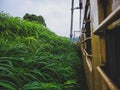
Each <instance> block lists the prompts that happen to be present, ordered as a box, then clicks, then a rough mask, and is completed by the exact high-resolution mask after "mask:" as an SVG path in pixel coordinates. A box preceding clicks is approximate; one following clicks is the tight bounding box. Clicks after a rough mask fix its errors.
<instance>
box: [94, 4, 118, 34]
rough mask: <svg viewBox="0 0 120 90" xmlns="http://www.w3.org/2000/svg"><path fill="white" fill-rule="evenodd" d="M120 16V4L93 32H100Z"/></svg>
mask: <svg viewBox="0 0 120 90" xmlns="http://www.w3.org/2000/svg"><path fill="white" fill-rule="evenodd" d="M119 18H120V6H119V7H118V8H117V9H116V10H114V11H113V12H112V13H111V14H110V15H109V16H108V17H107V18H106V19H105V20H104V21H103V22H102V23H101V24H100V25H99V26H98V27H97V28H96V29H95V31H94V32H93V33H94V34H99V32H100V31H101V30H102V29H103V28H105V27H106V26H108V25H110V24H111V23H113V22H114V21H116V20H117V19H119Z"/></svg>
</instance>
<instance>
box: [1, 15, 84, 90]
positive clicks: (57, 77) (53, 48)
mask: <svg viewBox="0 0 120 90" xmlns="http://www.w3.org/2000/svg"><path fill="white" fill-rule="evenodd" d="M77 50H78V47H77V46H76V45H74V44H70V42H69V40H68V39H67V38H64V37H60V36H57V35H56V34H54V33H53V32H51V31H50V30H49V29H48V28H46V27H45V26H44V25H40V24H36V23H34V22H29V21H25V20H22V19H21V18H14V17H12V16H9V15H7V14H4V13H0V89H1V90H85V83H84V75H83V66H82V61H81V59H80V57H79V53H78V51H77Z"/></svg>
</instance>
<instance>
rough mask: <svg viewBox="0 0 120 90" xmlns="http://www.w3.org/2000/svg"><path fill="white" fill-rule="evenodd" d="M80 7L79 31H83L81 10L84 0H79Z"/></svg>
mask: <svg viewBox="0 0 120 90" xmlns="http://www.w3.org/2000/svg"><path fill="white" fill-rule="evenodd" d="M79 9H80V16H79V31H81V10H82V9H83V5H82V0H79Z"/></svg>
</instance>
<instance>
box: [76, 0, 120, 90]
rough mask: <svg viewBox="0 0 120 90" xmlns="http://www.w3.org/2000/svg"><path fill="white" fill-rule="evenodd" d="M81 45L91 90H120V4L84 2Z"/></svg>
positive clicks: (107, 0) (95, 0)
mask: <svg viewBox="0 0 120 90" xmlns="http://www.w3.org/2000/svg"><path fill="white" fill-rule="evenodd" d="M81 2H82V3H83V4H82V5H83V10H82V12H83V13H84V14H83V19H82V20H83V21H82V20H81V21H82V24H81V27H82V28H81V35H80V38H79V41H78V44H79V46H80V50H81V53H82V59H83V62H84V69H85V75H86V82H87V86H88V89H89V90H120V0H83V1H82V0H81Z"/></svg>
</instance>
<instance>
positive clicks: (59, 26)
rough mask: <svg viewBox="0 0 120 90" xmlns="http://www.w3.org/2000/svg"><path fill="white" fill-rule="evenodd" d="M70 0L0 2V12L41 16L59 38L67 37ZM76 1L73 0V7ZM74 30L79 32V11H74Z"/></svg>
mask: <svg viewBox="0 0 120 90" xmlns="http://www.w3.org/2000/svg"><path fill="white" fill-rule="evenodd" d="M71 1H72V0H0V11H3V12H5V13H9V14H10V15H12V16H19V17H23V16H24V15H25V13H30V14H35V15H42V16H43V17H44V19H45V21H46V24H47V27H48V28H49V29H50V30H51V31H53V32H55V33H56V34H58V35H60V36H66V37H69V34H70V17H71ZM77 6H78V0H75V7H77ZM74 12H75V13H74V30H76V31H77V30H79V25H78V24H79V17H78V16H79V10H75V11H74Z"/></svg>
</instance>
